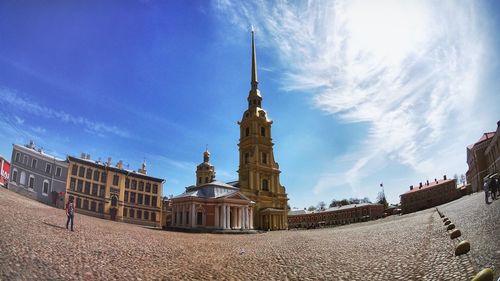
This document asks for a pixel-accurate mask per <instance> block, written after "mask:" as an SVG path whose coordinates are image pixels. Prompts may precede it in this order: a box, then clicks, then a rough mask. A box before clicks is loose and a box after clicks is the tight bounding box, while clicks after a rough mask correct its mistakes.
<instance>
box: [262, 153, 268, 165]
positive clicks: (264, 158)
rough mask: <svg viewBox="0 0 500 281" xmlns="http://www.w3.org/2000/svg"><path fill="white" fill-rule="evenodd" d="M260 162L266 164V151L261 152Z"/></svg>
mask: <svg viewBox="0 0 500 281" xmlns="http://www.w3.org/2000/svg"><path fill="white" fill-rule="evenodd" d="M262 164H267V153H264V152H262Z"/></svg>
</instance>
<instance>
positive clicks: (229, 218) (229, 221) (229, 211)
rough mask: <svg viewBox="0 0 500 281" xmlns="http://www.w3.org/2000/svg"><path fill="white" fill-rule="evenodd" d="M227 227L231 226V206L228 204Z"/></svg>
mask: <svg viewBox="0 0 500 281" xmlns="http://www.w3.org/2000/svg"><path fill="white" fill-rule="evenodd" d="M226 212H227V215H226V227H227V228H231V206H226Z"/></svg>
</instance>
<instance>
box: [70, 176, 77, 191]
mask: <svg viewBox="0 0 500 281" xmlns="http://www.w3.org/2000/svg"><path fill="white" fill-rule="evenodd" d="M75 185H76V179H75V178H71V180H70V182H69V189H70V190H75Z"/></svg>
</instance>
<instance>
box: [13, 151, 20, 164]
mask: <svg viewBox="0 0 500 281" xmlns="http://www.w3.org/2000/svg"><path fill="white" fill-rule="evenodd" d="M18 156H19V159H17V157H18ZM21 160H22V159H21V152H19V151H16V155H15V156H14V162H21Z"/></svg>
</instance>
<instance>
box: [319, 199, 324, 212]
mask: <svg viewBox="0 0 500 281" xmlns="http://www.w3.org/2000/svg"><path fill="white" fill-rule="evenodd" d="M325 207H326V203H325V201H319V203H318V210H321V211H322V210H324V209H325Z"/></svg>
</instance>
